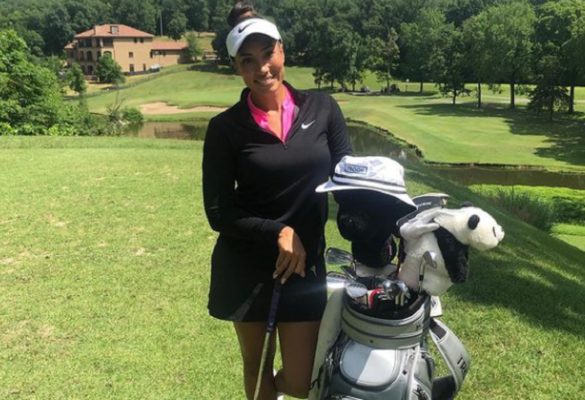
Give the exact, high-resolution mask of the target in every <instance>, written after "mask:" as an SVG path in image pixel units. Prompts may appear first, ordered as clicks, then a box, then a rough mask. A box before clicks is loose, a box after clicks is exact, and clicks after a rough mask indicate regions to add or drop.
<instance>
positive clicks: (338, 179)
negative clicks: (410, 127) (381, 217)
mask: <svg viewBox="0 0 585 400" xmlns="http://www.w3.org/2000/svg"><path fill="white" fill-rule="evenodd" d="M356 189H361V190H373V191H376V192H380V193H383V194H387V195H390V196H393V197H395V198H397V199H399V200H401V201H402V202H403V203H406V204H408V205H409V206H411V207H412V209H413V210H414V209H416V205H415V204H414V202H413V201H412V199H411V198H410V196H409V195H408V193H406V186H405V184H404V168H403V167H402V165H400V164H399V163H397V162H396V161H394V160H392V159H391V158H388V157H373V156H367V157H353V156H344V157H343V158H342V159H341V161H339V162H338V163H337V165H336V166H335V173H334V174H333V177H332V178H330V179H329V180H328V181H327V182H325V183H323V184H321V185H319V186H317V189H315V191H316V192H318V193H324V192H334V191H338V190H356Z"/></svg>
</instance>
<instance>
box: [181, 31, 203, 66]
mask: <svg viewBox="0 0 585 400" xmlns="http://www.w3.org/2000/svg"><path fill="white" fill-rule="evenodd" d="M185 37H186V39H187V54H188V55H189V59H190V60H191V61H192V62H195V61H197V59H198V58H199V57H201V56H202V55H203V50H201V47H200V46H199V42H198V41H197V35H196V34H195V33H193V32H189V33H188V34H187V35H186V36H185Z"/></svg>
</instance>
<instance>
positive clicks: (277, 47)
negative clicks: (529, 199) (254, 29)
mask: <svg viewBox="0 0 585 400" xmlns="http://www.w3.org/2000/svg"><path fill="white" fill-rule="evenodd" d="M236 68H237V70H238V72H239V74H240V75H241V76H242V78H243V79H244V83H245V84H246V86H248V88H250V90H251V91H252V92H255V93H258V94H263V93H269V92H276V91H277V90H278V89H279V88H280V87H281V85H282V82H283V80H284V50H283V48H282V43H281V42H280V41H276V40H273V39H270V38H269V37H267V36H261V35H259V36H257V37H251V38H250V39H249V40H247V41H246V42H244V44H243V46H242V47H241V48H240V50H239V51H238V54H237V55H236Z"/></svg>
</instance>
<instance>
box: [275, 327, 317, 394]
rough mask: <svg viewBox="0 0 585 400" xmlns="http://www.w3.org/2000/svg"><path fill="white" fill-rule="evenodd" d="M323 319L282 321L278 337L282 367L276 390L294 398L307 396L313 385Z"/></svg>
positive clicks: (276, 380) (278, 374)
mask: <svg viewBox="0 0 585 400" xmlns="http://www.w3.org/2000/svg"><path fill="white" fill-rule="evenodd" d="M319 324H320V321H310V322H281V323H279V324H278V326H277V329H278V339H279V342H280V354H281V356H282V370H280V371H278V373H277V374H276V378H275V382H276V390H277V391H278V392H282V393H286V394H288V395H291V396H293V397H298V398H301V399H303V398H306V397H307V395H308V393H309V386H310V384H311V373H312V369H313V358H314V357H315V347H316V346H317V334H318V332H319Z"/></svg>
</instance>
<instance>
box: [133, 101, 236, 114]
mask: <svg viewBox="0 0 585 400" xmlns="http://www.w3.org/2000/svg"><path fill="white" fill-rule="evenodd" d="M223 110H225V107H213V106H196V107H191V108H179V107H177V106H170V105H168V104H167V103H165V102H162V101H157V102H155V103H147V104H141V105H140V111H142V114H146V115H152V114H159V115H160V114H180V113H188V112H221V111H223Z"/></svg>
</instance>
